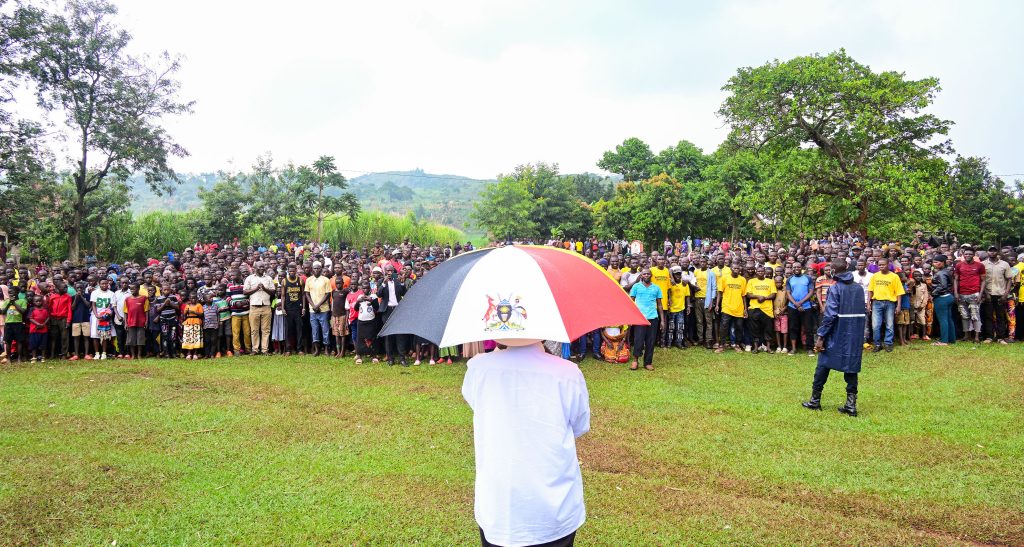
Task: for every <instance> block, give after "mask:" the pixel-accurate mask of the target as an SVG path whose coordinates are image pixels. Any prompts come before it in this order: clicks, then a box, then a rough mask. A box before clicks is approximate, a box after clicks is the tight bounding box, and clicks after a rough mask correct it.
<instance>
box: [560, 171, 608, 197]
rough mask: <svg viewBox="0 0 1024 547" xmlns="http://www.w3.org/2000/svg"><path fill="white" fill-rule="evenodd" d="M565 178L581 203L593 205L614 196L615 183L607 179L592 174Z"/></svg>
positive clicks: (579, 174) (580, 174)
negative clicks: (571, 184) (570, 183)
mask: <svg viewBox="0 0 1024 547" xmlns="http://www.w3.org/2000/svg"><path fill="white" fill-rule="evenodd" d="M566 177H567V178H568V179H569V180H571V181H572V183H573V185H574V186H575V187H576V197H578V198H579V199H580V201H582V202H583V203H594V202H596V201H599V200H602V199H612V197H614V196H615V183H614V182H613V181H612V180H611V179H609V178H607V177H602V176H600V175H595V174H593V173H578V174H575V175H566Z"/></svg>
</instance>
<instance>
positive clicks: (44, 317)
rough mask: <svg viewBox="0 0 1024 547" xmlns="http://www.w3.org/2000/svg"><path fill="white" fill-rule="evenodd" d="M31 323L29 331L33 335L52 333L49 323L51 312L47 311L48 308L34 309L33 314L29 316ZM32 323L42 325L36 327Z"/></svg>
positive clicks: (29, 323)
mask: <svg viewBox="0 0 1024 547" xmlns="http://www.w3.org/2000/svg"><path fill="white" fill-rule="evenodd" d="M28 318H29V319H30V321H29V322H28V331H29V332H30V333H33V334H39V333H44V332H50V327H49V324H48V323H49V321H50V312H48V311H46V308H32V312H31V313H29V314H28ZM32 321H38V322H40V323H42V325H36V324H35V323H33V322H32Z"/></svg>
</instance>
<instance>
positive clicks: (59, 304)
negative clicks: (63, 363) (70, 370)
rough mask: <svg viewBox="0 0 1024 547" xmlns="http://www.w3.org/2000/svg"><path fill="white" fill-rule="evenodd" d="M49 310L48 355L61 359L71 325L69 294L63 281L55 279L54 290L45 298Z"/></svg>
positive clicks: (65, 350)
mask: <svg viewBox="0 0 1024 547" xmlns="http://www.w3.org/2000/svg"><path fill="white" fill-rule="evenodd" d="M45 301H46V309H47V311H49V312H50V332H49V338H50V346H51V348H52V349H51V350H50V357H53V358H56V359H63V358H64V357H65V356H66V355H67V353H68V334H70V332H69V328H70V326H71V301H72V298H71V295H69V294H68V292H67V285H65V284H64V281H62V280H58V281H55V291H54V292H52V293H50V294H49V296H47V297H46V298H45Z"/></svg>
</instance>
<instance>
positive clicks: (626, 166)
mask: <svg viewBox="0 0 1024 547" xmlns="http://www.w3.org/2000/svg"><path fill="white" fill-rule="evenodd" d="M653 164H654V154H653V153H652V152H651V147H650V146H647V143H645V142H644V141H642V140H640V139H638V138H636V137H630V138H628V139H626V140H624V141H622V144H619V145H616V146H615V150H608V151H606V152H605V153H604V155H603V156H601V160H600V161H598V162H597V166H598V167H600V168H601V169H604V170H605V171H610V172H612V173H616V174H619V175H622V178H623V179H625V180H626V182H632V181H637V180H643V179H645V178H647V175H648V173H649V172H650V169H651V165H653Z"/></svg>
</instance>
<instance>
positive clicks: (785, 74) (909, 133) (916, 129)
mask: <svg viewBox="0 0 1024 547" xmlns="http://www.w3.org/2000/svg"><path fill="white" fill-rule="evenodd" d="M723 89H724V90H725V91H727V92H729V96H728V98H726V100H725V102H724V103H723V104H722V107H721V108H720V109H719V114H720V115H721V116H722V117H723V118H724V119H725V120H726V121H727V122H728V123H729V124H730V125H731V126H732V130H731V132H730V135H729V140H728V142H729V144H730V146H733V147H736V148H740V149H748V150H753V151H756V152H758V153H760V154H767V155H769V156H777V157H779V158H781V159H783V160H786V161H788V160H792V159H793V158H794V157H793V156H792V155H789V154H788V153H789V152H790V151H792V150H798V149H803V148H806V149H808V150H810V151H811V152H810V153H809V154H804V155H801V156H800V157H799V160H800V164H799V165H797V164H790V165H789V168H790V172H791V175H792V176H793V177H794V180H793V182H794V183H795V184H801V185H803V189H804V190H805V193H806V195H807V199H811V200H815V199H818V200H828V202H829V203H830V204H831V209H832V210H833V211H838V216H839V217H840V218H837V219H836V222H837V225H838V226H841V227H850V228H854V229H858V230H863V231H866V230H867V226H868V224H869V219H870V218H871V215H872V214H873V213H875V212H878V211H881V212H884V211H886V210H892V208H893V207H894V206H895V205H896V204H900V205H901V207H902V211H903V213H904V214H906V213H910V214H911V215H914V214H918V213H921V214H929V215H930V214H932V213H933V212H934V208H935V205H936V204H937V203H938V202H939V201H940V200H941V186H942V176H941V173H938V175H939V176H936V174H937V172H938V171H939V170H938V166H939V165H940V164H941V162H940V161H936V160H937V158H938V156H939V155H941V154H945V153H948V152H950V151H951V146H950V143H949V141H948V140H947V139H944V138H943V136H945V135H946V134H947V133H948V131H949V127H950V125H951V122H949V121H947V120H942V119H939V118H937V117H935V116H933V115H931V114H925V113H923V112H922V111H923V110H924V109H925V108H927V107H928V106H929V105H930V104H931V103H932V101H933V100H934V98H935V94H936V93H938V91H939V82H938V80H937V79H935V78H924V79H921V80H909V79H907V78H906V77H905V75H904V74H903V73H900V72H873V71H872V70H871V69H870V68H869V67H868V66H866V65H863V64H861V63H858V62H857V61H855V60H854V59H852V58H851V57H850V56H849V55H847V54H846V52H845V51H844V50H839V51H837V52H834V53H830V54H828V55H825V56H820V55H812V56H806V57H797V58H794V59H791V60H789V61H786V62H779V61H777V60H776V61H773V62H771V63H768V64H766V65H763V66H760V67H756V68H749V67H748V68H741V69H740V70H739V71H738V72H737V74H736V75H735V76H733V77H732V78H730V79H729V81H728V83H726V85H725V87H724V88H723ZM798 167H799V169H798V170H797V169H796V168H798ZM906 186H910V187H913V188H914V190H915V191H914V192H913V193H911V192H902V191H901V188H903V187H906ZM872 224H874V223H872Z"/></svg>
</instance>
